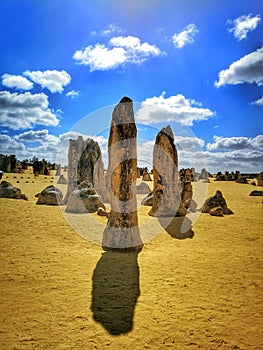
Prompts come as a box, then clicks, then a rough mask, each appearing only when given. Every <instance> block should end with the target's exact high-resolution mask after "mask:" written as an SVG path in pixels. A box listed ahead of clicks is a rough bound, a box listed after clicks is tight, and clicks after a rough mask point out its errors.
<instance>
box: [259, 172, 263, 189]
mask: <svg viewBox="0 0 263 350" xmlns="http://www.w3.org/2000/svg"><path fill="white" fill-rule="evenodd" d="M258 186H263V171H261V173H259V174H258Z"/></svg>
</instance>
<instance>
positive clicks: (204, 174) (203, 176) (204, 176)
mask: <svg viewBox="0 0 263 350" xmlns="http://www.w3.org/2000/svg"><path fill="white" fill-rule="evenodd" d="M208 177H209V173H208V171H207V170H206V169H205V168H203V169H202V170H201V174H200V175H199V180H207V181H208V180H209V179H208Z"/></svg>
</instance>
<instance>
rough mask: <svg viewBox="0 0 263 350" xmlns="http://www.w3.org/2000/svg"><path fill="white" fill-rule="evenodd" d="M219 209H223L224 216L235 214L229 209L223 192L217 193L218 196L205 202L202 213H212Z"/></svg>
mask: <svg viewBox="0 0 263 350" xmlns="http://www.w3.org/2000/svg"><path fill="white" fill-rule="evenodd" d="M217 207H221V208H222V210H223V214H226V215H230V214H233V212H232V210H231V209H229V208H228V207H227V204H226V200H225V198H224V197H223V194H222V192H221V191H219V190H217V191H216V194H215V195H214V196H213V197H210V198H208V199H207V200H206V201H205V203H204V205H203V207H202V213H210V210H211V209H213V208H217ZM213 212H214V211H213ZM212 215H213V214H212Z"/></svg>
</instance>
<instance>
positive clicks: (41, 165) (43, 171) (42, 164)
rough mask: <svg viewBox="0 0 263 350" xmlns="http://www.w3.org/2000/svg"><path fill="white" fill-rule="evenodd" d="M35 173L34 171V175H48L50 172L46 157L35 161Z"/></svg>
mask: <svg viewBox="0 0 263 350" xmlns="http://www.w3.org/2000/svg"><path fill="white" fill-rule="evenodd" d="M33 173H34V175H48V174H49V170H48V167H47V162H46V161H45V159H42V160H41V161H40V160H38V159H36V160H35V161H34V162H33Z"/></svg>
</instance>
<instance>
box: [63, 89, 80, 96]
mask: <svg viewBox="0 0 263 350" xmlns="http://www.w3.org/2000/svg"><path fill="white" fill-rule="evenodd" d="M79 95H80V92H79V91H75V90H71V91H69V92H67V93H66V96H68V97H71V98H77V97H79Z"/></svg>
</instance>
